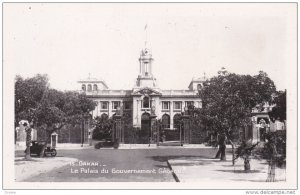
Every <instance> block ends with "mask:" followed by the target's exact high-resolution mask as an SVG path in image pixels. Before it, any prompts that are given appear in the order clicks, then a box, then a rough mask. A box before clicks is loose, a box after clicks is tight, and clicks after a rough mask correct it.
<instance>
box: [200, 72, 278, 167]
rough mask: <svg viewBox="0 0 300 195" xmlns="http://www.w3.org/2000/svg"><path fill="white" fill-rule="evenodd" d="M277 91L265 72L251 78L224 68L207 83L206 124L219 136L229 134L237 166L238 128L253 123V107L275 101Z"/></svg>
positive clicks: (204, 93) (202, 93)
mask: <svg viewBox="0 0 300 195" xmlns="http://www.w3.org/2000/svg"><path fill="white" fill-rule="evenodd" d="M274 92H275V85H274V82H273V81H272V80H271V79H270V78H269V77H268V75H267V74H266V73H265V72H263V71H260V72H259V74H258V75H255V76H250V75H238V74H234V73H229V72H227V71H226V70H225V68H222V70H221V71H219V72H218V76H215V77H212V78H211V79H209V80H207V81H206V82H204V87H203V88H202V89H201V90H200V91H199V95H200V97H201V99H202V105H203V108H202V109H203V113H205V115H204V118H205V120H204V121H205V125H206V127H207V128H208V129H209V130H211V131H214V132H216V133H217V134H219V135H222V134H225V135H226V137H227V139H228V141H229V142H230V143H231V145H232V150H233V152H232V154H233V158H232V159H233V163H234V143H233V138H234V134H236V133H237V131H238V128H240V127H243V126H245V125H248V124H251V120H250V119H251V111H252V108H254V107H255V106H257V105H260V106H262V105H263V104H264V103H266V102H271V100H272V94H273V93H274ZM222 149H223V150H225V149H224V147H222Z"/></svg>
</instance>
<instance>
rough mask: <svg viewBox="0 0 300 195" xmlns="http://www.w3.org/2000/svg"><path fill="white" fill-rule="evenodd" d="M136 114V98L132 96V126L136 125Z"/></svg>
mask: <svg viewBox="0 0 300 195" xmlns="http://www.w3.org/2000/svg"><path fill="white" fill-rule="evenodd" d="M137 114H138V112H137V98H136V97H134V98H133V101H132V125H133V126H134V127H136V126H137V120H138V116H137Z"/></svg>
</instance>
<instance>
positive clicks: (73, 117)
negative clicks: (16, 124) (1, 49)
mask: <svg viewBox="0 0 300 195" xmlns="http://www.w3.org/2000/svg"><path fill="white" fill-rule="evenodd" d="M15 96H16V99H15V106H16V109H15V110H16V111H15V120H16V121H19V120H20V119H26V120H28V121H29V122H34V123H33V124H34V126H35V127H36V128H38V129H45V130H46V133H47V140H46V144H47V143H48V142H49V140H50V138H51V137H50V136H51V134H52V133H53V132H55V131H57V130H59V129H61V128H62V127H63V126H64V125H65V124H67V123H72V124H80V122H82V120H84V118H85V117H87V116H89V112H90V111H92V110H94V109H95V106H96V104H95V102H93V101H92V100H90V99H88V98H87V96H86V95H85V94H79V93H77V92H72V91H70V92H62V91H58V90H56V89H51V88H50V87H49V83H48V77H47V75H36V76H35V77H33V78H29V79H23V78H22V77H21V76H17V77H16V82H15ZM44 147H46V145H45V146H44Z"/></svg>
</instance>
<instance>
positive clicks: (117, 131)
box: [112, 107, 124, 143]
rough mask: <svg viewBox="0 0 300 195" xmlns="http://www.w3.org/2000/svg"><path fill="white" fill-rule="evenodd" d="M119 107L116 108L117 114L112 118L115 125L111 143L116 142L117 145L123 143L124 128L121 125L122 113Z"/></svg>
mask: <svg viewBox="0 0 300 195" xmlns="http://www.w3.org/2000/svg"><path fill="white" fill-rule="evenodd" d="M120 109H121V108H120V107H118V108H117V113H116V115H115V116H114V119H115V125H114V130H113V132H112V141H113V142H115V141H117V142H118V143H124V127H123V123H122V112H121V111H120Z"/></svg>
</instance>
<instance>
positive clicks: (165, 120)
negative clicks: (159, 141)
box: [161, 114, 170, 128]
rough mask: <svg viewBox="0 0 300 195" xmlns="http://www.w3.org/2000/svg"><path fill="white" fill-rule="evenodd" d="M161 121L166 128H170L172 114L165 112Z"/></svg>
mask: <svg viewBox="0 0 300 195" xmlns="http://www.w3.org/2000/svg"><path fill="white" fill-rule="evenodd" d="M161 122H162V125H163V127H164V128H170V116H169V115H167V114H164V115H163V116H162V117H161Z"/></svg>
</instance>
